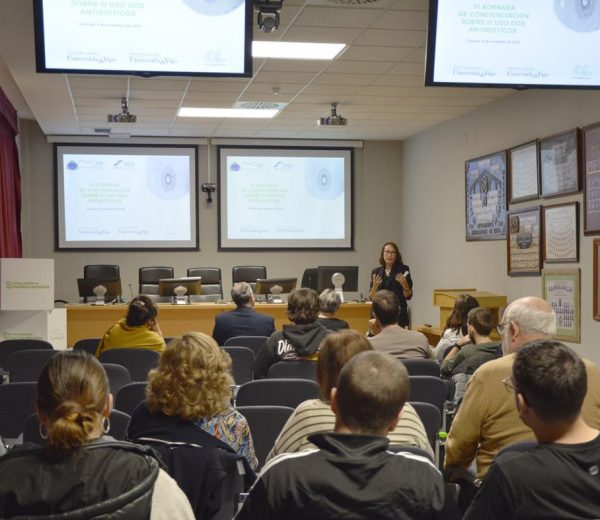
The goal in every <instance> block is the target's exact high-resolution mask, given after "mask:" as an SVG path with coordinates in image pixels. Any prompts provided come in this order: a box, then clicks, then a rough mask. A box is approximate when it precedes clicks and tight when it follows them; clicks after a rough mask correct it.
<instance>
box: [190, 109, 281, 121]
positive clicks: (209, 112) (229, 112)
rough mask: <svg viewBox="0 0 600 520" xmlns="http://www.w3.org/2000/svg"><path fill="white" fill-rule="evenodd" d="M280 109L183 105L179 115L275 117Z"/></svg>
mask: <svg viewBox="0 0 600 520" xmlns="http://www.w3.org/2000/svg"><path fill="white" fill-rule="evenodd" d="M278 112H279V110H269V109H247V108H194V107H182V108H180V109H179V117H233V118H261V119H269V118H271V117H275V116H276V115H277V114H278Z"/></svg>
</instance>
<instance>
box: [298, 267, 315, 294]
mask: <svg viewBox="0 0 600 520" xmlns="http://www.w3.org/2000/svg"><path fill="white" fill-rule="evenodd" d="M318 272H319V270H318V269H317V268H316V267H309V268H307V269H304V273H302V283H301V287H306V288H308V289H313V290H315V291H316V290H317V287H318V286H317V273H318Z"/></svg>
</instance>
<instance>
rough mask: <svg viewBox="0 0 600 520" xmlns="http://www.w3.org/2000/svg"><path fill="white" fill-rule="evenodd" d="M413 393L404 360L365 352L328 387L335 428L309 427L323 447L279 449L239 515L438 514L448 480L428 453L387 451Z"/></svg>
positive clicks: (289, 519)
mask: <svg viewBox="0 0 600 520" xmlns="http://www.w3.org/2000/svg"><path fill="white" fill-rule="evenodd" d="M408 395H409V382H408V373H407V372H406V369H405V368H404V366H403V365H402V363H401V362H400V361H398V360H396V359H394V358H392V357H391V356H390V355H388V354H384V353H382V352H377V351H366V352H361V353H360V354H357V355H356V356H354V357H353V358H352V359H351V360H350V361H349V362H348V363H347V364H346V365H345V366H344V368H343V369H342V371H341V372H340V376H339V379H338V383H337V388H333V389H332V391H331V409H332V410H333V412H334V413H335V416H336V422H335V430H334V432H333V433H318V434H314V435H311V436H310V437H309V440H310V441H311V442H312V443H313V444H315V445H316V446H317V447H318V448H319V449H318V450H309V451H305V452H299V453H293V454H282V455H279V456H277V457H275V458H274V459H272V460H271V461H270V462H269V463H268V464H267V465H266V466H265V468H264V469H263V472H262V474H261V477H260V479H259V480H258V481H257V482H256V483H255V485H254V486H253V487H252V489H251V490H250V494H249V496H248V498H247V499H246V501H245V503H244V506H243V507H242V509H241V511H240V513H239V514H238V516H237V517H236V519H237V520H250V519H257V520H258V519H261V520H270V519H277V518H286V520H295V519H298V520H300V519H305V518H310V519H311V520H320V519H323V520H325V519H327V520H336V519H344V520H363V519H364V520H367V519H368V520H371V519H373V518H377V519H379V520H386V519H398V518H405V519H409V518H410V519H413V520H420V519H432V518H439V517H441V516H440V514H441V513H440V512H441V510H442V508H443V505H444V483H443V480H442V476H441V474H440V472H439V471H438V469H437V468H436V467H435V466H434V465H433V464H432V463H431V461H429V460H428V459H426V458H425V457H420V456H418V455H414V454H410V455H409V454H406V453H403V452H399V453H391V452H389V451H387V449H388V444H389V441H388V439H387V438H386V437H385V436H384V435H385V434H386V433H387V432H389V431H391V430H393V429H394V428H395V426H396V424H397V423H398V419H399V415H400V411H401V409H402V407H403V406H404V403H405V402H406V400H407V398H408Z"/></svg>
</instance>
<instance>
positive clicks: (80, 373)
mask: <svg viewBox="0 0 600 520" xmlns="http://www.w3.org/2000/svg"><path fill="white" fill-rule="evenodd" d="M37 392H38V397H37V407H38V413H39V415H40V419H41V420H42V422H43V423H44V424H45V425H46V426H47V429H48V447H49V449H50V450H52V451H56V452H63V453H68V452H71V451H74V450H76V449H77V448H79V447H80V446H81V445H82V444H84V443H85V442H86V441H87V440H88V438H89V436H90V434H91V432H92V431H93V430H94V429H95V428H97V427H98V425H99V424H100V422H101V418H102V411H103V410H104V408H105V407H106V405H107V402H108V394H109V386H108V378H107V376H106V372H105V371H104V368H103V367H102V365H101V364H100V362H99V361H98V360H97V359H96V358H95V357H93V356H91V355H90V354H88V353H87V352H84V351H77V350H73V351H63V352H59V353H57V354H56V355H55V356H53V357H52V359H50V361H48V363H46V366H45V367H44V369H43V370H42V373H41V374H40V377H39V379H38V384H37Z"/></svg>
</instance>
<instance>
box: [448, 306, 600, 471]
mask: <svg viewBox="0 0 600 520" xmlns="http://www.w3.org/2000/svg"><path fill="white" fill-rule="evenodd" d="M497 328H498V333H499V334H500V336H501V337H502V351H503V353H504V356H503V357H501V358H500V359H495V360H493V361H488V362H487V363H485V364H484V365H482V366H481V367H479V368H478V369H477V370H476V371H475V373H474V374H473V376H472V377H471V379H470V380H469V383H468V385H467V391H466V393H465V398H464V400H463V402H462V404H461V406H460V408H459V410H458V413H457V414H456V417H455V418H454V421H453V423H452V427H451V428H450V432H449V433H448V439H447V441H446V454H445V466H446V468H449V467H450V466H459V467H461V468H464V469H467V468H468V467H469V466H470V465H471V463H472V462H473V460H475V461H476V463H477V477H478V478H482V477H484V476H485V475H486V473H487V471H488V469H489V467H490V465H491V463H492V461H493V459H494V456H495V455H496V454H497V453H498V451H500V450H501V449H502V448H504V447H505V446H508V445H509V444H513V443H515V442H519V441H525V440H532V439H533V438H534V435H533V432H532V431H531V429H530V428H529V427H528V426H527V425H525V424H523V423H522V422H521V420H520V419H519V414H518V413H517V409H516V408H515V400H514V395H512V394H511V393H509V392H507V391H506V389H505V388H504V385H503V383H502V381H503V380H504V379H506V378H510V377H511V374H512V367H513V361H514V358H515V353H516V352H517V351H518V350H519V349H520V348H522V347H523V346H524V345H526V344H528V343H530V342H532V341H537V340H546V341H547V340H550V339H552V336H553V335H554V334H556V314H555V313H554V311H553V310H552V307H551V306H550V305H549V304H548V303H547V302H546V301H544V300H542V299H541V298H536V297H533V296H528V297H525V298H520V299H518V300H515V301H514V302H512V303H511V304H510V305H509V306H508V307H506V309H505V311H504V315H503V316H502V319H501V320H500V323H499V324H498V327H497ZM583 361H584V363H585V366H586V370H587V376H588V391H587V395H586V398H585V401H584V403H583V408H582V415H583V418H584V420H585V421H586V423H587V424H588V425H590V426H591V427H593V428H600V373H599V372H598V369H597V367H596V366H595V365H594V364H593V363H591V362H590V361H587V360H585V359H584V360H583Z"/></svg>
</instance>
